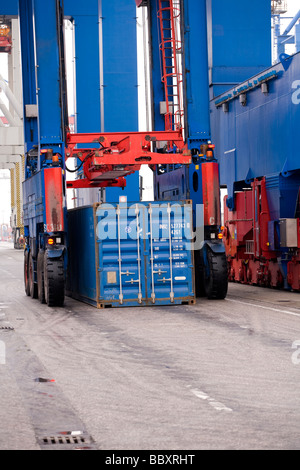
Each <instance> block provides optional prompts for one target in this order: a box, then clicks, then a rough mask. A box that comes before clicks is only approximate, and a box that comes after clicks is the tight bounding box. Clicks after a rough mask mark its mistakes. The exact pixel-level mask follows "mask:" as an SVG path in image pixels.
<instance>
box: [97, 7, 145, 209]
mask: <svg viewBox="0 0 300 470" xmlns="http://www.w3.org/2000/svg"><path fill="white" fill-rule="evenodd" d="M99 3H100V11H99V14H100V17H101V18H100V20H101V28H100V29H101V32H102V47H103V50H102V57H103V64H102V68H103V83H101V86H102V99H103V101H102V106H103V108H102V110H103V112H102V131H103V132H122V131H124V132H135V131H138V87H137V84H138V78H137V37H136V6H135V3H134V1H130V2H129V1H128V0H100V2H99ZM126 181H127V188H126V189H125V190H123V191H122V189H120V188H108V189H107V190H106V200H107V201H112V202H117V201H118V200H119V197H120V196H121V195H126V196H127V199H128V201H137V200H139V197H140V194H139V173H138V172H136V173H135V174H133V175H130V176H128V177H127V178H126Z"/></svg>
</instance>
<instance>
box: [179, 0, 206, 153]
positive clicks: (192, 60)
mask: <svg viewBox="0 0 300 470" xmlns="http://www.w3.org/2000/svg"><path fill="white" fill-rule="evenodd" d="M183 3H184V57H185V82H186V83H185V84H186V90H185V92H186V103H187V108H186V116H185V118H186V120H187V132H188V138H189V140H190V142H191V143H190V146H191V147H192V148H193V147H198V148H199V145H195V143H197V142H198V140H200V141H201V140H204V141H205V140H207V139H209V138H210V122H209V92H208V56H207V25H206V0H197V1H193V0H184V2H183Z"/></svg>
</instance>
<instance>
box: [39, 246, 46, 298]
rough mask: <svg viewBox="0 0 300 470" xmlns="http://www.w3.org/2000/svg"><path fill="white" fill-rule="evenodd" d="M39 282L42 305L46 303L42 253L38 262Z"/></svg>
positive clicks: (41, 252)
mask: <svg viewBox="0 0 300 470" xmlns="http://www.w3.org/2000/svg"><path fill="white" fill-rule="evenodd" d="M37 282H38V299H39V301H40V302H41V304H44V303H45V287H44V252H43V251H40V252H39V254H38V260H37Z"/></svg>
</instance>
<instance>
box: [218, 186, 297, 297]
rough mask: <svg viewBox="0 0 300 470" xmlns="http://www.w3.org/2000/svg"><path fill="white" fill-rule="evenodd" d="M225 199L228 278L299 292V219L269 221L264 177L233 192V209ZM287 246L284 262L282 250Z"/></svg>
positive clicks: (224, 232) (224, 233)
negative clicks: (286, 258) (285, 283)
mask: <svg viewBox="0 0 300 470" xmlns="http://www.w3.org/2000/svg"><path fill="white" fill-rule="evenodd" d="M226 198H227V197H226ZM226 198H225V204H224V229H223V238H224V242H225V247H226V255H227V260H228V277H229V280H230V281H237V282H241V283H244V284H253V285H259V286H264V287H273V288H283V287H285V288H290V289H293V290H295V291H299V290H300V269H299V261H300V232H299V218H295V219H280V220H279V221H272V220H271V216H270V209H269V204H268V199H267V191H266V181H265V178H262V179H261V180H258V179H255V180H254V181H253V183H252V184H251V188H249V190H247V191H241V192H237V193H236V194H235V198H236V199H235V201H236V206H235V207H236V209H235V211H230V210H229V209H228V208H227V205H226ZM287 249H288V252H289V255H290V256H289V259H288V260H287V261H286V263H285V262H284V261H285V260H284V258H283V257H282V252H286V250H287ZM285 278H286V280H287V281H286V282H287V284H288V285H284V279H285Z"/></svg>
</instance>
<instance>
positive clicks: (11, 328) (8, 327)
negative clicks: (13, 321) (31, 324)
mask: <svg viewBox="0 0 300 470" xmlns="http://www.w3.org/2000/svg"><path fill="white" fill-rule="evenodd" d="M0 330H10V331H13V330H14V327H13V326H0Z"/></svg>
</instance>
